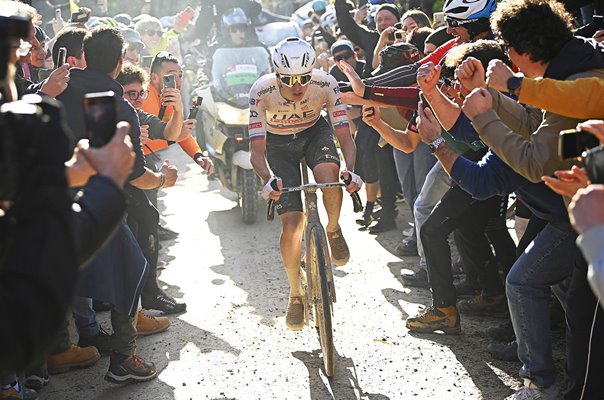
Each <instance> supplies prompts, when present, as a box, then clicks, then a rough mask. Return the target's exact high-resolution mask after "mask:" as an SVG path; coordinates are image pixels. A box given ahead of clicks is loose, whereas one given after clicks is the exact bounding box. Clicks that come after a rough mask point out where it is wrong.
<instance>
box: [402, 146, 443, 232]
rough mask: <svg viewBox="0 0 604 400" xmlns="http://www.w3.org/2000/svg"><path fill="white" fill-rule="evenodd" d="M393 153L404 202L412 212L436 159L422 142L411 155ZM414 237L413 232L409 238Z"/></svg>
mask: <svg viewBox="0 0 604 400" xmlns="http://www.w3.org/2000/svg"><path fill="white" fill-rule="evenodd" d="M393 152H394V164H395V165H396V173H397V174H398V180H399V182H400V183H401V188H402V189H403V194H404V195H405V201H407V204H409V207H411V211H413V208H414V205H415V201H416V200H417V196H418V195H419V193H420V192H421V190H422V187H423V186H424V182H425V180H426V176H427V175H428V173H429V172H430V170H431V169H432V167H433V166H434V163H435V162H436V157H434V156H433V155H432V154H431V153H430V150H429V149H428V145H426V144H425V143H423V142H422V143H420V144H419V146H417V149H415V151H414V152H413V153H410V154H407V153H404V152H402V151H400V150H397V149H393ZM416 236H417V234H416V231H415V230H414V231H413V235H411V237H412V238H413V239H416Z"/></svg>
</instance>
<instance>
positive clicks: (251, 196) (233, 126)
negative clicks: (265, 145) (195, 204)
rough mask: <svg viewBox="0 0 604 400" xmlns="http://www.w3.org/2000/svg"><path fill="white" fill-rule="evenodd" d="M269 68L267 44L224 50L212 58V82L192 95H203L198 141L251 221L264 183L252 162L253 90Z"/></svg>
mask: <svg viewBox="0 0 604 400" xmlns="http://www.w3.org/2000/svg"><path fill="white" fill-rule="evenodd" d="M269 72H270V64H269V59H268V52H267V51H266V49H264V48H263V47H260V46H258V47H239V48H220V49H217V50H216V51H215V52H214V55H213V57H212V66H211V78H210V84H209V85H207V86H206V87H203V88H199V89H196V90H195V91H194V93H193V94H194V96H200V97H202V98H203V103H202V105H201V108H200V110H201V113H200V115H199V116H198V122H199V124H198V126H199V129H198V130H197V136H198V137H197V139H198V142H199V143H204V144H205V148H206V149H207V151H208V155H209V156H210V158H211V159H212V161H213V163H214V166H215V168H216V175H217V177H218V179H219V181H220V183H221V184H222V185H223V186H224V187H225V188H226V189H228V190H230V191H232V192H235V193H237V195H238V200H239V205H240V207H241V213H242V219H243V222H244V223H246V224H251V223H253V222H254V221H255V220H256V214H257V212H256V211H257V207H258V188H259V187H260V180H259V178H258V177H257V176H256V173H255V172H254V169H253V168H252V163H251V161H250V150H249V132H248V118H249V114H250V110H249V92H250V89H251V87H252V85H253V84H254V82H256V80H257V79H258V78H259V77H260V76H262V75H265V74H267V73H269Z"/></svg>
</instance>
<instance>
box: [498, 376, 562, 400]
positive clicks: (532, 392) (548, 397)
mask: <svg viewBox="0 0 604 400" xmlns="http://www.w3.org/2000/svg"><path fill="white" fill-rule="evenodd" d="M560 398H561V396H560V391H559V390H558V387H557V386H556V385H551V386H550V387H548V388H540V387H539V386H537V385H535V384H534V383H533V382H531V381H530V379H525V380H524V386H523V387H522V388H520V390H518V391H517V392H516V393H514V394H513V395H511V396H509V397H506V399H505V400H559V399H560Z"/></svg>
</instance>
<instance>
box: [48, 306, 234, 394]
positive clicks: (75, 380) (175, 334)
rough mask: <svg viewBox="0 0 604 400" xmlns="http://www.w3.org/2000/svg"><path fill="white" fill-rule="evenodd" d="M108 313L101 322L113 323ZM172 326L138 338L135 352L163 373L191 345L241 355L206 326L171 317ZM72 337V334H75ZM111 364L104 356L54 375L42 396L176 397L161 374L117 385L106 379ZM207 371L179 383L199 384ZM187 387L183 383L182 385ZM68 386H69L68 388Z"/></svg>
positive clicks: (193, 373) (198, 349)
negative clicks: (142, 381) (203, 327)
mask: <svg viewBox="0 0 604 400" xmlns="http://www.w3.org/2000/svg"><path fill="white" fill-rule="evenodd" d="M109 315H110V313H109V312H103V313H99V314H98V318H99V322H100V323H101V324H102V325H103V326H104V327H109V326H111V324H110V322H109ZM170 319H171V320H172V326H170V328H169V329H168V330H167V331H166V332H165V333H160V334H157V335H153V336H147V337H139V338H138V339H137V350H136V353H137V354H140V355H141V356H143V358H145V360H148V361H152V362H154V363H155V365H156V367H157V370H158V371H159V373H160V374H161V373H162V371H163V370H165V369H167V368H168V369H169V368H170V363H172V362H178V361H180V360H181V352H183V351H184V352H185V354H186V353H187V352H188V351H189V348H190V347H191V344H192V345H193V346H194V347H195V349H196V350H195V351H196V352H199V353H201V356H202V357H203V354H208V353H211V352H213V351H221V352H224V353H229V354H233V355H235V356H237V355H239V353H240V350H238V349H237V348H235V347H233V346H231V344H230V343H228V342H226V341H224V340H222V339H221V338H219V337H217V336H215V335H213V334H212V333H211V332H208V331H206V330H204V329H200V328H199V327H197V326H195V325H191V324H189V323H187V322H184V321H183V320H181V319H178V318H175V317H174V316H172V317H171V318H170ZM72 337H73V335H72ZM108 367H109V357H103V358H102V359H101V360H100V361H99V362H98V363H96V364H95V365H93V366H91V367H89V368H86V369H79V370H73V371H70V372H69V373H67V374H61V375H52V376H51V377H50V383H49V385H48V387H46V388H45V389H44V391H43V392H42V393H43V396H44V397H43V398H44V399H46V400H90V399H95V400H115V399H162V400H172V399H175V394H174V392H175V390H176V387H175V386H171V385H169V384H168V383H166V382H165V381H163V380H162V377H161V376H160V377H159V378H157V379H155V380H152V381H150V382H146V383H140V384H130V385H114V384H111V383H108V382H105V381H104V380H103V376H104V375H105V373H106V372H107V369H108ZM203 377H204V371H203V370H199V371H195V370H192V371H190V372H188V373H187V374H186V376H182V377H179V378H178V383H177V385H181V384H182V383H185V384H187V385H191V386H193V385H195V384H200V383H203V382H202V380H203V379H202V378H203ZM183 386H184V385H183ZM65 388H69V390H66V389H65Z"/></svg>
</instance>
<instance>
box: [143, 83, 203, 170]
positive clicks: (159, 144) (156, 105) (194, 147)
mask: <svg viewBox="0 0 604 400" xmlns="http://www.w3.org/2000/svg"><path fill="white" fill-rule="evenodd" d="M141 109H142V110H143V111H145V112H148V113H149V114H153V115H156V116H159V111H160V109H161V98H160V97H159V93H158V92H157V90H156V89H155V88H154V87H153V86H152V85H149V96H147V98H146V99H145V101H144V102H143V105H142V107H141ZM173 113H174V109H173V107H171V106H168V107H166V112H165V113H164V115H163V118H162V121H164V122H169V121H170V118H172V114H173ZM173 143H174V142H168V141H167V140H161V139H155V140H149V141H148V142H147V144H146V145H144V146H143V152H144V153H145V155H148V154H150V153H151V151H153V152H156V151H159V150H163V149H166V148H168V146H169V145H171V144H173ZM178 144H179V145H180V147H181V148H182V149H183V150H184V152H185V153H187V154H188V155H189V156H190V157H191V158H192V159H195V155H196V154H201V153H202V151H201V148H200V147H199V144H197V140H195V138H194V137H193V135H190V136H189V137H188V138H186V139H184V140H183V141H181V142H178Z"/></svg>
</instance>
